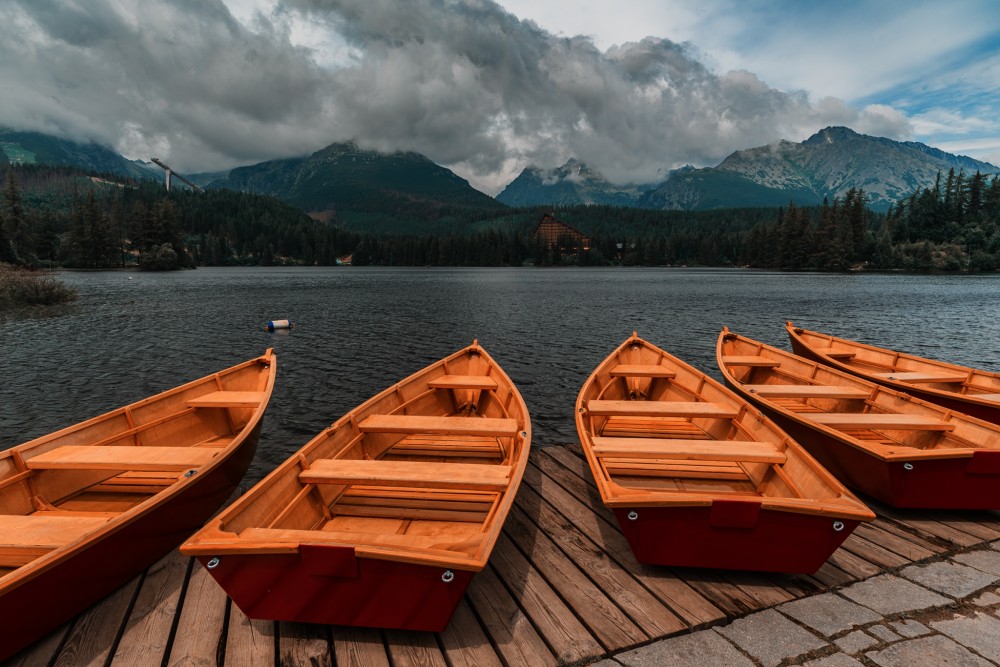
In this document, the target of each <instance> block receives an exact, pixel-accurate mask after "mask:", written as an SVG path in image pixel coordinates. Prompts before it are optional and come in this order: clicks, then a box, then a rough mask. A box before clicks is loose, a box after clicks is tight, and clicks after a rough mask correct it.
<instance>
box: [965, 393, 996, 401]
mask: <svg viewBox="0 0 1000 667" xmlns="http://www.w3.org/2000/svg"><path fill="white" fill-rule="evenodd" d="M966 395H967V396H971V397H972V398H981V399H982V400H984V401H997V402H1000V394H966Z"/></svg>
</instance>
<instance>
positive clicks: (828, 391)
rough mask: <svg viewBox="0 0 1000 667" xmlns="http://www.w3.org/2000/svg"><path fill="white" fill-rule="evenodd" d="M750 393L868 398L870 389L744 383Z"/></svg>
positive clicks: (766, 395) (820, 385)
mask: <svg viewBox="0 0 1000 667" xmlns="http://www.w3.org/2000/svg"><path fill="white" fill-rule="evenodd" d="M743 388H744V389H746V390H747V391H749V392H750V393H751V394H757V395H758V396H764V397H765V398H868V397H869V396H871V391H866V390H864V389H855V388H853V387H836V386H830V385H823V384H745V385H743Z"/></svg>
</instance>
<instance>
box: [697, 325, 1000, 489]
mask: <svg viewBox="0 0 1000 667" xmlns="http://www.w3.org/2000/svg"><path fill="white" fill-rule="evenodd" d="M716 355H717V357H718V361H719V368H720V369H721V370H722V374H723V375H724V377H725V380H726V382H727V384H729V385H730V386H731V387H733V388H734V389H736V390H737V391H738V392H740V393H741V394H742V395H743V396H744V397H745V398H746V399H748V400H750V401H751V402H753V403H754V404H756V405H758V406H759V407H760V408H761V409H762V410H764V411H765V412H766V413H768V414H769V415H770V416H771V418H772V419H774V420H775V421H776V422H777V423H778V425H779V426H781V428H783V429H784V430H785V431H787V432H788V433H789V435H791V436H792V437H793V438H795V439H796V440H798V441H799V442H800V443H801V444H802V445H803V446H804V447H805V448H806V449H808V450H809V452H810V453H811V454H812V455H813V456H815V457H816V458H817V459H818V460H819V462H820V463H822V464H823V465H824V466H826V468H827V469H828V470H829V471H830V472H832V473H833V474H834V475H836V476H837V477H838V478H840V479H841V480H842V481H843V482H844V483H845V484H847V485H848V486H849V487H851V488H853V489H854V490H855V491H860V492H861V493H865V494H867V495H869V496H872V497H874V498H877V499H879V500H881V501H883V502H886V503H888V504H890V505H893V506H895V507H916V508H936V509H1000V427H998V426H997V425H996V424H991V423H989V422H985V421H982V420H980V419H976V418H974V417H970V416H968V415H966V414H963V413H960V412H955V411H953V410H949V409H948V408H945V407H942V406H940V405H936V404H934V403H929V402H927V401H923V400H921V399H918V398H914V397H912V396H910V395H909V394H907V393H904V392H901V391H896V390H895V389H890V388H888V387H883V386H881V385H878V384H875V383H874V382H869V381H868V380H864V379H862V378H859V377H857V376H854V375H850V374H849V373H844V372H842V371H839V370H836V369H835V368H831V367H830V366H827V365H825V364H821V363H819V362H816V361H811V360H808V359H804V358H802V357H799V356H796V355H794V354H792V353H790V352H785V351H784V350H779V349H777V348H774V347H771V346H769V345H765V344H763V343H760V342H758V341H755V340H752V339H750V338H745V337H743V336H739V335H737V334H735V333H731V332H730V331H729V330H728V329H723V330H722V333H721V334H719V340H718V344H717V346H716Z"/></svg>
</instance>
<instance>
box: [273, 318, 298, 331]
mask: <svg viewBox="0 0 1000 667" xmlns="http://www.w3.org/2000/svg"><path fill="white" fill-rule="evenodd" d="M291 328H292V323H291V322H290V321H289V320H271V321H270V322H268V323H267V330H268V331H277V330H279V329H291Z"/></svg>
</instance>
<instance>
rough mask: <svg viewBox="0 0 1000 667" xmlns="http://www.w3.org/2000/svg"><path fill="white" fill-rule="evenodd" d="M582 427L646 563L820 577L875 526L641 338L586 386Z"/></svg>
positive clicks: (760, 423) (810, 462)
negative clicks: (864, 528)
mask: <svg viewBox="0 0 1000 667" xmlns="http://www.w3.org/2000/svg"><path fill="white" fill-rule="evenodd" d="M576 426H577V431H578V433H579V435H580V442H581V444H582V445H583V451H584V453H585V454H586V457H587V461H588V462H589V464H590V469H591V471H592V472H593V475H594V479H595V480H596V482H597V488H598V489H599V490H600V493H601V498H602V499H603V501H604V503H605V504H606V505H608V507H610V508H611V509H612V510H613V511H614V513H615V516H616V517H617V519H618V523H619V525H620V526H621V529H622V532H623V533H624V534H625V537H626V538H627V539H628V541H629V544H630V545H631V547H632V551H633V552H634V554H635V557H636V559H637V560H638V561H639V562H642V563H652V564H659V565H680V566H698V567H716V568H733V569H746V570H766V571H777V572H800V573H811V572H815V571H816V570H817V569H818V568H819V567H820V566H821V565H822V564H823V563H824V562H825V561H826V560H827V558H829V556H830V554H831V553H833V551H834V550H836V549H837V547H839V546H840V544H841V543H842V542H843V541H844V540H845V539H846V538H847V536H848V535H849V534H850V533H851V531H853V530H854V528H855V527H856V526H857V525H858V523H859V522H861V521H871V520H872V519H874V518H875V516H874V514H872V512H871V511H869V510H868V508H867V507H865V506H864V505H863V504H862V503H861V502H860V501H859V500H858V499H857V498H855V497H854V496H853V495H851V493H850V492H849V491H848V490H847V489H845V488H844V486H843V485H842V484H841V483H840V482H838V481H837V480H836V478H834V477H833V476H832V475H831V474H829V473H828V472H827V471H826V470H824V469H823V468H822V466H820V465H819V464H818V463H817V462H816V461H815V460H814V459H813V458H812V457H811V456H809V454H808V453H806V452H805V451H804V450H803V449H802V448H801V447H800V446H799V445H798V444H797V443H796V442H795V441H794V440H792V439H791V438H789V437H788V436H787V435H785V434H784V433H783V432H782V431H781V430H780V429H778V427H777V426H775V425H774V423H772V422H771V421H770V420H768V419H766V418H764V417H762V416H760V414H759V413H758V411H757V410H755V409H753V408H752V407H751V406H749V405H748V404H747V403H746V401H744V400H742V399H741V398H739V397H738V396H736V395H735V394H733V392H731V391H729V390H728V389H726V388H725V387H723V386H722V385H721V384H720V383H718V382H716V381H715V380H713V379H712V378H710V377H708V376H706V375H705V374H704V373H702V372H700V371H698V370H696V369H694V368H692V367H691V366H688V365H687V364H685V363H684V362H682V361H680V360H678V359H677V358H675V357H672V356H671V355H669V354H667V353H666V352H664V351H663V350H661V349H659V348H658V347H656V346H654V345H652V344H650V343H648V342H646V341H644V340H642V339H641V338H639V337H638V336H637V335H636V334H635V333H633V334H632V336H631V337H630V338H628V339H627V340H626V341H625V342H624V343H622V344H621V345H620V346H619V347H618V348H617V349H616V350H615V351H614V352H612V353H611V355H610V356H608V358H607V359H605V360H604V361H603V362H601V364H600V365H599V366H598V367H597V369H596V370H594V372H593V373H592V374H591V376H590V377H589V378H588V379H587V381H586V382H585V383H584V385H583V388H582V389H581V390H580V395H579V397H578V398H577V402H576Z"/></svg>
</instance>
